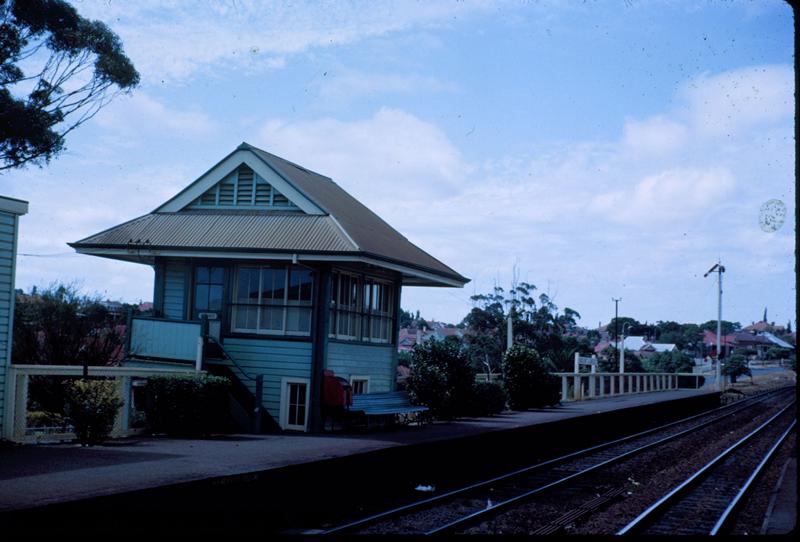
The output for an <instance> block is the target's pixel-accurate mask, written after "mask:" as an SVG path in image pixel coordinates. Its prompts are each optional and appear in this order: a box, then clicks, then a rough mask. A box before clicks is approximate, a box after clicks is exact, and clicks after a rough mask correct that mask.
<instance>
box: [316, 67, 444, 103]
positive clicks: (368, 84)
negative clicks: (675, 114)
mask: <svg viewBox="0 0 800 542" xmlns="http://www.w3.org/2000/svg"><path fill="white" fill-rule="evenodd" d="M457 90H458V86H457V85H455V84H453V83H447V82H442V81H440V80H438V79H436V78H435V77H427V76H422V75H417V74H407V75H401V74H377V73H362V72H357V71H352V70H350V71H345V72H343V73H341V74H337V73H335V72H332V73H329V74H328V76H327V77H326V78H325V80H324V82H323V83H322V84H321V85H320V92H319V95H320V98H323V99H325V100H335V101H341V100H354V99H356V98H360V97H364V96H367V95H370V94H379V93H410V92H420V91H430V92H454V91H457Z"/></svg>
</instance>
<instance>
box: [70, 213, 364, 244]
mask: <svg viewBox="0 0 800 542" xmlns="http://www.w3.org/2000/svg"><path fill="white" fill-rule="evenodd" d="M131 242H133V243H137V244H139V243H148V244H149V245H150V246H151V247H154V248H155V247H171V248H198V249H201V248H216V249H219V248H223V249H258V250H296V251H314V252H316V251H319V252H353V251H356V247H354V246H353V244H352V243H351V242H350V241H349V240H348V239H347V237H346V236H344V235H343V234H342V232H341V230H340V229H339V228H338V227H337V226H336V224H335V223H334V222H333V220H331V218H330V217H329V216H325V215H306V214H300V213H285V214H271V213H242V212H222V211H216V212H198V211H192V212H180V213H151V214H149V215H145V216H142V217H139V218H136V219H134V220H131V221H130V222H126V223H124V224H120V225H119V226H116V227H114V228H111V229H108V230H106V231H104V232H100V233H98V234H96V235H92V236H90V237H87V238H86V239H82V240H80V241H78V242H76V243H73V246H75V247H79V248H80V247H84V248H89V247H92V246H102V247H126V246H128V244H129V243H131Z"/></svg>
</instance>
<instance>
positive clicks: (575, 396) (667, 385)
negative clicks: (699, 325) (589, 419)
mask: <svg viewBox="0 0 800 542" xmlns="http://www.w3.org/2000/svg"><path fill="white" fill-rule="evenodd" d="M592 369H594V366H593V367H592ZM552 374H553V375H555V376H557V377H559V379H560V380H561V402H568V401H583V400H585V399H596V398H599V397H610V396H615V395H630V394H635V393H649V392H657V391H669V390H677V389H699V388H702V387H703V386H704V385H707V384H708V383H709V382H711V381H712V379H713V375H712V377H709V375H702V374H695V373H623V374H620V373H598V372H594V371H593V372H590V373H552ZM501 377H502V375H498V374H493V375H492V378H491V380H490V378H489V376H488V375H487V374H486V373H479V374H477V375H476V378H475V380H476V382H489V381H492V382H498V383H499V382H501V381H502V378H501Z"/></svg>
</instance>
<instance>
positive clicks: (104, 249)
mask: <svg viewBox="0 0 800 542" xmlns="http://www.w3.org/2000/svg"><path fill="white" fill-rule="evenodd" d="M67 245H69V246H70V247H71V248H73V249H74V250H75V251H76V252H78V253H79V254H87V255H90V256H102V257H106V258H112V259H119V260H123V261H137V260H147V261H146V262H145V263H148V264H149V263H150V261H149V259H150V258H154V257H155V256H162V255H163V256H180V254H181V253H184V254H185V256H186V257H202V255H201V253H204V254H219V255H220V256H219V257H224V256H225V255H228V256H231V257H237V255H238V257H249V258H255V257H258V256H262V257H264V258H270V257H274V256H276V255H279V256H282V257H283V258H282V259H287V260H290V259H292V258H293V256H294V255H298V256H303V257H305V258H306V259H309V260H314V259H317V260H319V261H324V260H331V261H337V260H339V261H363V262H364V263H371V264H373V265H376V266H378V267H383V268H386V269H392V270H394V271H399V272H400V273H401V274H403V276H404V284H407V285H409V286H444V287H455V288H463V287H464V285H465V284H467V283H468V282H469V281H470V279H468V278H466V277H463V276H461V275H451V274H449V273H442V272H441V271H438V270H435V269H430V268H426V267H422V266H419V265H416V264H413V263H410V262H405V261H402V260H396V259H393V258H387V257H385V256H382V255H378V254H371V253H368V252H361V251H352V252H339V251H313V250H294V249H261V248H229V247H181V246H161V245H148V246H146V247H142V246H139V245H112V244H101V243H81V242H80V241H77V242H74V243H67ZM164 253H167V254H164ZM406 276H408V277H413V278H409V279H408V281H406Z"/></svg>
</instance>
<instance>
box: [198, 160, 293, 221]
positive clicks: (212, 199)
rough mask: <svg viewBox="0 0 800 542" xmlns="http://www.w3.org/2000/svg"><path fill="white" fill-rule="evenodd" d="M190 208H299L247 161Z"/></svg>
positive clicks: (284, 209) (291, 209)
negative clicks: (247, 163)
mask: <svg viewBox="0 0 800 542" xmlns="http://www.w3.org/2000/svg"><path fill="white" fill-rule="evenodd" d="M189 208H190V209H210V208H227V209H242V208H248V209H254V208H256V209H274V210H281V211H299V210H300V208H299V207H297V206H296V205H295V204H293V203H292V202H291V201H289V198H287V197H286V196H284V195H283V194H281V193H280V192H278V191H277V190H275V188H274V187H273V186H272V185H270V184H269V183H268V182H267V181H265V180H264V179H262V178H261V177H259V176H258V175H257V174H256V173H255V172H254V171H253V170H252V169H250V168H249V167H248V166H246V165H245V164H242V165H241V166H239V169H237V170H236V171H235V172H234V173H232V174H230V175H228V176H227V177H226V178H225V179H223V180H222V181H220V182H219V183H217V184H216V185H214V186H213V187H211V188H209V189H208V190H207V191H206V192H205V193H204V194H203V195H202V196H200V197H199V198H197V199H196V200H194V201H193V202H192V203H191V204H190V205H189Z"/></svg>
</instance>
